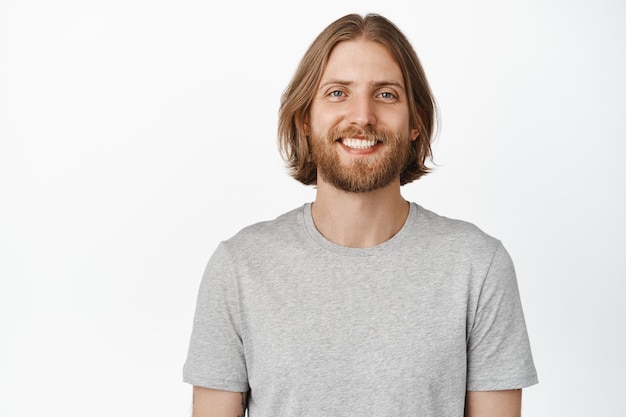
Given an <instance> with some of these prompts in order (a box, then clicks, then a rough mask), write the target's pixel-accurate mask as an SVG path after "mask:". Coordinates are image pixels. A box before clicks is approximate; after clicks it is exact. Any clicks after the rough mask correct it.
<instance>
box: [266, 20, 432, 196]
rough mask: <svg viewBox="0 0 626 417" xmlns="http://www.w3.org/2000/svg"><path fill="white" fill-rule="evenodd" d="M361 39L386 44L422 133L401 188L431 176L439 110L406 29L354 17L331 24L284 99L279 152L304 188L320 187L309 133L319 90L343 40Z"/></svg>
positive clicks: (414, 122)
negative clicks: (325, 72)
mask: <svg viewBox="0 0 626 417" xmlns="http://www.w3.org/2000/svg"><path fill="white" fill-rule="evenodd" d="M360 38H364V39H366V40H369V41H374V42H379V43H381V44H382V45H384V46H385V47H386V48H387V49H388V50H389V52H390V53H391V55H393V57H394V58H395V59H396V61H397V63H398V65H399V66H400V70H401V71H402V76H403V77H404V83H405V86H406V89H407V91H406V93H407V97H408V101H409V121H410V124H411V126H410V127H411V128H417V129H418V130H419V136H418V138H417V139H416V140H414V141H413V142H411V150H410V152H409V159H408V162H407V165H406V167H405V168H404V169H403V170H402V172H401V174H400V184H401V185H404V184H407V183H410V182H412V181H414V180H416V179H418V178H420V177H421V176H422V175H425V174H427V173H428V172H430V168H428V167H427V166H426V161H427V160H428V159H432V149H431V146H430V144H431V140H432V139H433V138H434V134H435V130H436V129H435V127H436V123H437V106H436V103H435V99H434V97H433V95H432V93H431V91H430V86H429V85H428V81H427V80H426V75H425V74H424V70H423V69H422V65H421V63H420V61H419V59H418V57H417V54H416V53H415V51H414V49H413V47H412V46H411V44H410V42H409V41H408V40H407V38H406V37H405V36H404V35H403V34H402V32H401V31H400V29H398V27H397V26H396V25H394V24H393V23H392V22H391V21H389V20H388V19H386V18H385V17H383V16H380V15H378V14H368V15H366V16H365V17H362V16H360V15H358V14H350V15H347V16H344V17H342V18H340V19H338V20H336V21H334V22H333V23H331V24H330V25H328V26H327V27H326V29H324V30H323V31H322V32H321V33H320V34H319V35H318V37H317V38H316V39H315V40H314V41H313V43H312V44H311V46H310V47H309V49H308V50H307V52H306V53H305V54H304V56H303V58H302V60H301V61H300V65H299V66H298V68H297V69H296V72H295V74H294V76H293V78H292V79H291V82H290V83H289V85H288V86H287V88H286V89H285V91H284V92H283V95H282V97H281V105H280V112H279V120H278V144H279V150H280V152H281V155H282V157H283V158H284V159H285V162H286V163H287V166H288V168H289V170H290V174H291V176H292V177H294V178H295V179H296V180H298V181H300V182H302V183H303V184H306V185H310V184H316V183H317V166H316V165H315V164H314V162H313V161H312V160H311V157H310V145H309V142H308V138H307V135H306V129H305V122H306V121H307V118H308V114H309V111H310V108H311V102H312V101H313V97H314V94H315V90H316V89H317V87H318V85H319V82H320V79H321V77H322V73H323V71H324V68H325V67H326V63H327V61H328V57H329V56H330V53H331V51H332V50H333V48H334V47H335V46H336V45H337V44H338V43H340V42H343V41H348V40H355V39H360Z"/></svg>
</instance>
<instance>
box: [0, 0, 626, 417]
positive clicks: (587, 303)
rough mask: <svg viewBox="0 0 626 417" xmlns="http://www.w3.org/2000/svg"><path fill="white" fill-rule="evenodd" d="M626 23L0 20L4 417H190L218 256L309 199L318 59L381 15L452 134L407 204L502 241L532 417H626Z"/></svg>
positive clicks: (590, 5) (284, 10) (272, 13)
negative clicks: (247, 232)
mask: <svg viewBox="0 0 626 417" xmlns="http://www.w3.org/2000/svg"><path fill="white" fill-rule="evenodd" d="M625 4H626V3H624V2H622V1H620V0H614V1H610V0H574V1H566V0H562V1H557V0H527V1H521V0H519V1H516V0H513V1H502V0H492V1H489V0H478V1H472V2H468V1H463V0H439V1H412V2H406V1H398V2H394V1H390V0H386V1H363V0H358V1H357V0H352V1H341V2H339V1H315V2H306V3H304V2H289V3H288V2H285V4H279V3H276V2H252V1H250V2H249V3H243V2H239V1H228V2H220V3H219V4H218V3H215V2H208V1H185V0H183V1H181V0H177V1H173V0H156V1H148V0H110V1H79V0H75V1H71V0H58V1H54V2H50V1H35V0H21V1H18V0H12V1H11V0H9V1H6V0H5V1H0V29H1V31H0V138H1V148H0V186H1V189H0V198H1V199H2V200H1V203H0V415H1V416H7V417H14V416H20V417H21V416H39V415H47V416H48V415H59V416H61V415H62V416H70V417H74V416H83V415H89V416H138V415H140V416H144V415H145V416H148V415H149V416H187V415H188V414H189V411H190V403H191V396H190V387H189V386H187V385H186V384H184V383H183V382H181V373H182V365H183V362H184V359H185V355H186V350H187V343H188V340H189V334H190V329H191V321H192V315H193V309H194V305H195V297H196V291H197V287H198V284H199V280H200V276H201V274H202V271H203V268H204V266H205V264H206V261H207V260H208V257H209V256H210V254H211V253H212V251H213V250H214V248H215V246H216V244H217V242H218V241H220V240H222V239H225V238H228V237H230V236H231V235H232V234H234V233H235V232H236V231H238V230H239V229H240V228H241V227H243V226H245V225H247V224H250V223H253V222H256V221H260V220H265V219H270V218H274V217H276V216H277V215H279V214H281V213H282V212H284V211H287V210H289V209H292V208H294V207H296V206H298V205H300V204H302V203H303V202H305V201H311V200H312V199H313V198H314V191H313V190H312V189H310V188H306V187H304V186H302V185H300V184H298V183H296V182H295V181H294V180H292V179H290V178H289V177H288V175H287V174H286V171H285V168H284V165H283V163H282V161H281V160H280V158H279V156H278V153H277V148H276V120H277V111H278V105H279V99H280V94H281V92H282V90H283V89H284V88H285V86H286V85H287V83H288V81H289V79H290V77H291V75H292V73H293V71H294V69H295V67H296V65H297V64H298V61H299V59H300V57H301V56H302V54H303V53H304V51H305V49H306V48H307V47H308V45H309V44H310V42H311V41H312V40H313V38H314V37H315V36H316V35H317V34H318V33H319V32H320V31H321V30H322V29H323V28H324V27H325V26H326V25H327V24H328V23H330V22H331V21H332V20H334V19H336V18H338V17H340V16H343V15H344V14H347V13H350V12H358V13H364V12H379V13H382V14H384V15H386V16H387V17H389V18H390V19H392V20H393V21H394V22H395V23H396V24H398V26H399V27H400V28H401V29H402V30H403V31H404V32H405V33H406V35H407V36H408V37H409V39H410V40H411V41H412V42H413V44H414V46H415V48H416V50H417V52H418V54H419V55H420V57H421V59H422V63H423V65H424V68H425V70H426V73H427V75H428V76H429V79H430V82H431V85H432V89H433V91H434V94H435V96H436V98H437V100H438V103H439V106H440V109H441V115H442V130H441V132H440V135H439V137H438V139H437V141H436V142H435V145H434V151H435V155H436V161H437V163H438V165H439V167H438V168H437V169H436V171H435V172H434V173H433V174H431V175H429V176H428V177H425V178H424V179H423V180H420V181H419V182H417V183H415V184H411V185H408V186H406V187H404V191H403V192H404V195H405V197H406V198H407V199H410V200H414V201H416V202H418V203H420V204H422V205H424V206H426V207H427V208H430V209H432V210H435V211H437V212H439V213H440V214H443V215H446V216H449V217H457V218H462V219H465V220H468V221H471V222H473V223H475V224H477V225H478V226H480V227H481V228H482V229H483V230H485V231H486V232H488V233H490V234H492V235H494V236H496V237H498V238H500V239H501V240H502V241H503V242H504V244H505V246H506V247H507V248H508V249H509V251H510V252H511V254H512V256H513V259H514V260H515V263H516V268H517V272H518V279H519V285H520V290H521V293H522V299H523V303H524V308H525V313H526V318H527V324H528V328H529V332H530V337H531V343H532V346H533V350H534V356H535V361H536V365H537V368H538V371H539V376H540V384H539V385H537V386H534V387H532V388H529V389H528V390H526V391H525V393H524V397H525V398H524V414H525V416H527V417H531V416H568V417H571V416H585V417H587V416H623V415H626V403H625V402H624V400H623V396H624V389H625V388H626V386H625V383H624V374H625V373H626V361H625V359H624V354H625V353H626V338H625V333H626V330H625V328H626V324H625V318H626V308H625V307H624V304H625V303H624V293H625V291H626V284H624V280H625V278H626V267H625V266H624V264H625V261H624V257H625V255H626V253H625V248H626V238H625V237H624V236H625V234H626V223H625V221H624V218H623V213H625V212H626V203H625V201H624V194H625V193H624V191H625V187H624V176H625V171H624V168H623V164H624V162H625V152H624V151H625V147H624V140H625V139H626V137H625V136H626V122H625V121H624V120H625V118H624V115H625V110H626V102H625V96H626V82H625V81H624V78H625V75H624V74H626V65H625V63H626V57H625V53H626V52H625V51H626V45H625V43H626V42H625V38H626V36H625V35H626V33H625V29H624V22H625V21H626V6H625Z"/></svg>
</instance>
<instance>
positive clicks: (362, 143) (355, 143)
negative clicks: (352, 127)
mask: <svg viewBox="0 0 626 417" xmlns="http://www.w3.org/2000/svg"><path fill="white" fill-rule="evenodd" d="M376 142H377V141H376V139H355V138H344V139H342V140H341V143H343V144H344V145H346V146H347V147H348V148H354V149H367V148H371V147H372V146H374V145H376Z"/></svg>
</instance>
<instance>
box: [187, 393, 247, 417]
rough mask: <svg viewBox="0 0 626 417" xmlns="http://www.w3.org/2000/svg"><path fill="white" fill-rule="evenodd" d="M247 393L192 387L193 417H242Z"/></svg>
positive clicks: (244, 411) (245, 406)
mask: <svg viewBox="0 0 626 417" xmlns="http://www.w3.org/2000/svg"><path fill="white" fill-rule="evenodd" d="M247 403H248V393H247V392H231V391H221V390H216V389H210V388H203V387H198V386H194V387H193V414H192V416H193V417H244V416H245V414H246V408H247Z"/></svg>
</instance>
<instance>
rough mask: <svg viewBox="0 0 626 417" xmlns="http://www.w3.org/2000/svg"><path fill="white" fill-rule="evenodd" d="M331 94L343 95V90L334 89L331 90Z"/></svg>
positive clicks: (334, 95) (335, 95)
mask: <svg viewBox="0 0 626 417" xmlns="http://www.w3.org/2000/svg"><path fill="white" fill-rule="evenodd" d="M330 95H331V96H332V97H342V96H343V91H340V90H334V91H331V92H330Z"/></svg>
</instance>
